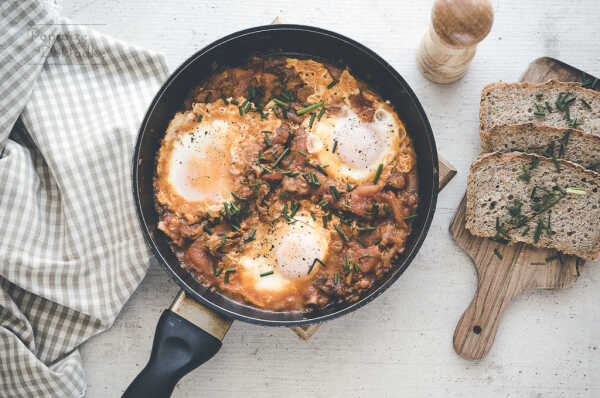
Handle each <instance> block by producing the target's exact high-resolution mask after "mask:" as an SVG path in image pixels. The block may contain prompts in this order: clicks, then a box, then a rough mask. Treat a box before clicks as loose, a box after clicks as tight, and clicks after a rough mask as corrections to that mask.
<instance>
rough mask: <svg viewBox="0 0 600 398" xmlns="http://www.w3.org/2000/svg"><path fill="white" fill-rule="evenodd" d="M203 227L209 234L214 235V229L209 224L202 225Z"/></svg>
mask: <svg viewBox="0 0 600 398" xmlns="http://www.w3.org/2000/svg"><path fill="white" fill-rule="evenodd" d="M202 229H203V230H204V232H206V233H207V234H209V235H212V230H211V229H210V227H209V226H208V225H204V226H203V227H202Z"/></svg>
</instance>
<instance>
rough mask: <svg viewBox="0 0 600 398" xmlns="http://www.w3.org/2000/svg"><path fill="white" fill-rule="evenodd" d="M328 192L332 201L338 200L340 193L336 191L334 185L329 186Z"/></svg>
mask: <svg viewBox="0 0 600 398" xmlns="http://www.w3.org/2000/svg"><path fill="white" fill-rule="evenodd" d="M329 192H331V195H333V199H334V200H338V199H339V198H340V191H338V190H337V188H336V187H335V185H330V186H329Z"/></svg>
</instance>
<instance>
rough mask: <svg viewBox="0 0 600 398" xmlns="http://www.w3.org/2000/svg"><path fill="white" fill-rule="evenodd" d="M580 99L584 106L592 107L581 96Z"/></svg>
mask: <svg viewBox="0 0 600 398" xmlns="http://www.w3.org/2000/svg"><path fill="white" fill-rule="evenodd" d="M580 100H581V103H582V104H583V105H585V107H586V108H588V109H592V107H591V105H590V104H588V102H587V101H586V100H584V99H583V98H580Z"/></svg>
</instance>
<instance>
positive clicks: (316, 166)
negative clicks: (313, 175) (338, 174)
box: [308, 162, 327, 176]
mask: <svg viewBox="0 0 600 398" xmlns="http://www.w3.org/2000/svg"><path fill="white" fill-rule="evenodd" d="M308 165H309V166H310V167H312V168H313V169H315V170H318V171H319V172H320V173H322V174H323V175H324V176H327V171H326V170H325V169H324V168H323V166H321V165H320V164H313V163H310V162H308Z"/></svg>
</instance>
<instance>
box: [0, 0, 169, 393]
mask: <svg viewBox="0 0 600 398" xmlns="http://www.w3.org/2000/svg"><path fill="white" fill-rule="evenodd" d="M38 28H39V30H37V29H38ZM3 29H4V31H2V30H3ZM31 30H35V32H37V33H31ZM42 33H44V35H43V36H42ZM24 35H31V40H23V36H24ZM45 45H47V46H48V48H45V47H44V46H45ZM0 48H2V50H1V52H0V107H1V108H2V109H3V112H0V154H2V156H0V289H1V290H0V355H1V358H0V396H6V397H37V396H43V397H47V396H60V397H69V396H74V397H75V396H82V395H83V394H84V392H85V385H86V384H85V376H84V371H83V367H82V363H81V358H80V356H79V353H78V351H77V347H78V346H79V345H80V344H81V343H83V342H84V341H86V340H87V339H89V338H90V337H91V336H93V335H95V334H97V333H100V332H102V331H103V330H106V329H107V328H108V327H110V326H111V325H112V323H113V322H114V320H115V318H116V316H117V314H118V313H119V311H120V310H121V308H122V307H123V305H124V303H125V302H126V300H127V299H128V298H129V297H130V295H131V294H132V293H133V291H134V290H135V289H136V288H137V286H138V285H139V283H140V282H141V280H142V278H143V276H144V275H145V272H146V269H147V266H148V259H149V258H150V256H151V254H150V252H149V250H148V249H147V247H146V245H145V242H144V238H143V236H142V234H141V232H140V229H139V225H138V221H137V216H136V212H135V206H134V201H133V195H132V186H131V184H132V182H131V161H132V155H133V146H134V141H135V137H136V135H137V131H138V128H139V125H140V122H141V120H142V118H143V115H144V113H145V111H146V109H147V107H148V105H149V104H150V101H151V100H152V97H153V96H154V95H155V93H156V92H157V90H158V88H159V87H160V85H161V84H162V82H163V81H164V79H165V78H166V76H167V67H166V64H165V61H164V58H163V57H162V56H160V55H158V54H154V53H152V52H149V51H146V50H142V49H139V48H135V47H132V46H128V45H127V44H125V43H122V42H120V41H117V40H113V39H111V38H109V37H107V36H105V35H102V34H100V33H98V32H96V31H94V30H91V29H89V28H88V27H86V26H81V25H76V24H73V23H72V22H71V21H68V20H65V19H61V18H60V17H59V16H58V14H57V13H56V10H55V9H54V8H53V7H52V6H50V5H49V4H46V3H43V2H41V1H33V0H25V1H18V0H10V1H7V2H3V3H2V4H1V5H0ZM9 134H10V137H9ZM7 137H9V138H8V139H7ZM3 148H4V153H2V150H3Z"/></svg>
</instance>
